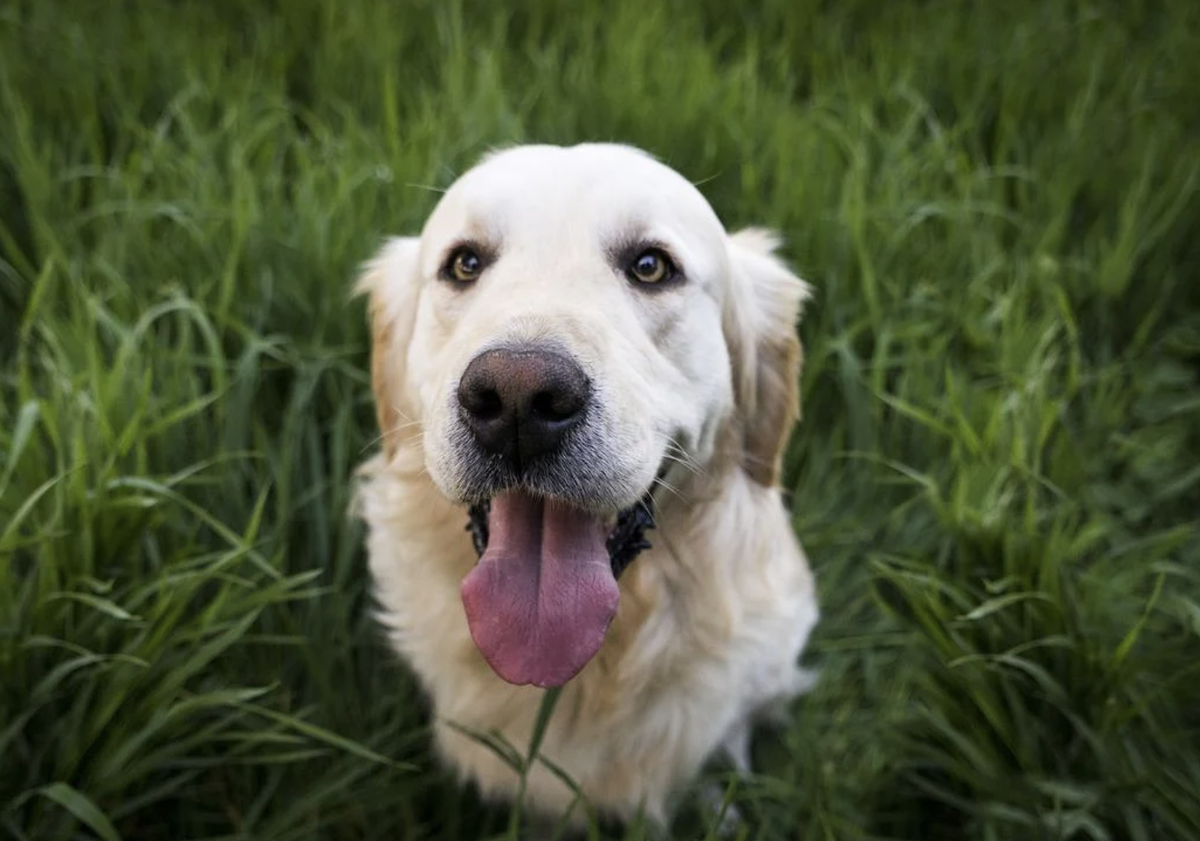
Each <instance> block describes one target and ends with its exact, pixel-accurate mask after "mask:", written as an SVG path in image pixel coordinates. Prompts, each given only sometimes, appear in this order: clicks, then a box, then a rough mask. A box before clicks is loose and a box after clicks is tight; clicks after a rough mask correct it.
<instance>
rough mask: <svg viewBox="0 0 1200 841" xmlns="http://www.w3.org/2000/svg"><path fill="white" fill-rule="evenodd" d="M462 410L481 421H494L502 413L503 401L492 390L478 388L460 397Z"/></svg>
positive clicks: (496, 392) (497, 393)
mask: <svg viewBox="0 0 1200 841" xmlns="http://www.w3.org/2000/svg"><path fill="white" fill-rule="evenodd" d="M461 398H462V404H463V408H464V409H466V410H467V411H468V412H470V413H471V414H472V415H474V416H475V417H476V418H478V419H479V420H481V421H492V420H496V419H497V418H498V417H500V415H501V414H502V413H503V412H504V400H503V399H502V398H501V397H500V392H498V391H496V389H494V388H480V389H473V390H470V391H468V392H467V393H466V394H465V395H461Z"/></svg>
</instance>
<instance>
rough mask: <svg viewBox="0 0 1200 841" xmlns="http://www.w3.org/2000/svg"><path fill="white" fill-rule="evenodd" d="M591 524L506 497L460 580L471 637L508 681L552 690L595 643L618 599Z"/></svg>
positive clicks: (597, 530) (578, 514) (519, 496)
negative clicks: (474, 562) (473, 562)
mask: <svg viewBox="0 0 1200 841" xmlns="http://www.w3.org/2000/svg"><path fill="white" fill-rule="evenodd" d="M605 537H606V532H605V529H604V524H603V523H602V522H601V521H600V519H599V518H597V517H595V516H593V515H591V514H587V513H585V512H583V511H579V510H577V509H574V508H570V507H568V506H566V505H563V504H561V503H555V502H550V503H547V502H545V501H543V500H541V499H538V498H535V497H533V496H530V495H529V494H525V493H521V492H517V491H513V492H509V493H505V494H501V495H500V496H498V497H496V498H495V499H493V500H492V507H491V512H490V514H489V515H488V546H487V550H486V551H485V552H484V553H483V557H482V558H480V559H479V563H478V564H477V565H476V566H475V568H474V569H473V570H471V572H470V574H468V575H467V577H466V578H464V579H463V583H462V600H463V606H464V607H465V608H466V611H467V624H468V625H469V626H470V629H471V638H472V639H474V640H475V645H476V646H478V647H479V650H480V652H482V654H483V656H484V659H485V660H487V662H488V665H490V666H491V667H492V669H493V670H494V671H495V672H496V674H498V675H500V677H502V678H504V679H505V680H506V681H508V682H509V683H515V684H526V683H532V684H534V685H536V686H561V685H562V684H564V683H566V682H567V681H568V680H570V679H571V678H573V677H574V676H575V675H576V674H577V673H578V672H579V670H580V669H582V668H583V667H584V665H585V664H586V663H587V661H588V660H591V659H592V657H593V656H595V654H596V652H597V651H599V650H600V646H601V644H602V643H603V642H604V635H605V634H606V633H607V632H608V625H609V623H610V622H612V618H613V615H614V614H615V613H616V611H617V601H618V599H619V598H620V594H619V591H618V590H617V582H616V579H615V578H613V574H612V567H611V564H610V561H609V558H608V550H607V548H606V546H605Z"/></svg>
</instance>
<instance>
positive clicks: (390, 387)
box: [354, 237, 420, 461]
mask: <svg viewBox="0 0 1200 841" xmlns="http://www.w3.org/2000/svg"><path fill="white" fill-rule="evenodd" d="M419 251H420V241H419V240H418V239H417V238H416V237H395V238H393V239H390V240H388V241H387V242H386V243H385V244H384V246H383V248H381V249H380V250H379V252H378V253H377V254H376V255H375V256H374V257H372V258H371V259H370V260H369V261H368V262H367V263H366V264H365V265H364V266H363V268H362V271H361V273H360V274H359V277H358V281H357V282H356V283H355V284H354V294H355V295H366V296H367V309H368V312H369V315H370V319H371V390H372V391H373V392H374V394H375V417H376V419H377V420H378V422H379V434H380V435H381V436H382V440H383V453H384V457H385V458H386V459H387V460H388V461H391V459H392V456H393V455H394V454H395V452H396V450H397V449H398V448H399V446H400V444H401V443H403V442H404V440H405V439H406V438H410V437H415V436H416V435H419V434H420V429H419V428H417V426H416V423H415V421H416V418H417V407H416V406H415V405H414V403H413V401H412V399H411V398H410V395H409V391H408V384H407V377H406V375H405V372H406V370H407V368H408V343H409V339H410V337H411V336H412V330H413V320H414V319H415V318H416V312H417V295H418V291H419V289H420V286H419V284H418V282H417V257H418V253H419Z"/></svg>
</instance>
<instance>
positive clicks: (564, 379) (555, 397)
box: [458, 348, 591, 468]
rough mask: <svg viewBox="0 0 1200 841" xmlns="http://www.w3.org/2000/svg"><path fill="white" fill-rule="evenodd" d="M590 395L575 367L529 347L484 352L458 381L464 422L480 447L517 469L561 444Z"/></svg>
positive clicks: (558, 356)
mask: <svg viewBox="0 0 1200 841" xmlns="http://www.w3.org/2000/svg"><path fill="white" fill-rule="evenodd" d="M590 393H591V385H590V383H589V382H588V378H587V375H586V374H585V373H584V372H583V369H582V368H580V367H579V365H578V364H577V363H575V362H574V361H572V360H571V359H570V358H568V357H566V356H564V355H562V354H560V353H556V352H554V351H550V350H541V349H534V348H515V349H503V348H500V349H496V350H488V351H484V352H483V353H481V354H479V355H478V356H476V357H475V358H474V359H472V360H471V363H470V364H469V365H468V366H467V370H466V371H464V372H463V375H462V379H461V380H459V382H458V403H459V405H460V406H461V407H462V416H463V419H464V420H465V421H466V423H467V426H468V427H470V429H471V431H472V432H473V433H474V434H475V438H476V439H477V440H478V441H479V444H480V446H482V447H483V448H484V449H485V450H487V451H488V452H489V453H493V454H496V455H501V456H504V457H505V458H506V459H507V460H508V461H510V462H511V463H512V464H513V466H515V467H517V468H520V467H522V466H524V465H526V464H528V463H529V461H530V460H531V459H534V458H536V457H537V456H540V455H545V454H547V453H551V452H553V451H554V450H556V449H557V448H558V447H559V446H560V445H561V444H562V441H563V438H564V437H565V436H566V434H567V432H568V431H569V430H571V429H572V428H573V427H574V426H576V425H577V424H578V423H579V422H580V420H582V418H583V410H584V407H585V406H586V405H587V401H588V396H589V394H590Z"/></svg>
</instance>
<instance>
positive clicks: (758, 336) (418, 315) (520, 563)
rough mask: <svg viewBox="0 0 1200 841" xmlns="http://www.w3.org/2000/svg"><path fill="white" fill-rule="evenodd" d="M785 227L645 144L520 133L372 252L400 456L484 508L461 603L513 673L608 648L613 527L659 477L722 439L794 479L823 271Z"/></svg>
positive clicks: (564, 664)
mask: <svg viewBox="0 0 1200 841" xmlns="http://www.w3.org/2000/svg"><path fill="white" fill-rule="evenodd" d="M774 246H775V242H774V240H773V239H772V238H771V237H770V236H769V235H767V234H764V233H762V232H758V231H745V232H742V233H739V234H735V235H732V236H731V235H729V234H727V233H726V232H725V229H724V228H723V226H722V225H721V223H720V221H719V220H718V219H717V216H716V214H715V213H714V212H713V210H712V208H711V207H710V206H709V205H708V203H707V202H706V201H705V200H704V198H703V197H702V196H701V194H700V193H699V192H698V191H697V190H696V189H695V188H694V187H693V186H692V185H691V184H690V183H689V182H688V181H686V180H685V179H684V178H683V177H682V176H680V175H679V174H678V173H676V172H674V171H673V170H671V169H669V168H668V167H666V166H664V165H662V164H660V163H658V162H657V161H655V160H653V159H652V158H650V157H649V156H648V155H646V154H644V153H642V152H639V151H637V150H635V149H631V148H629V147H623V146H615V145H598V144H594V145H582V146H575V147H570V148H560V147H551V146H525V147H518V148H515V149H510V150H507V151H503V152H499V153H496V154H493V155H491V156H489V157H487V158H486V159H485V160H484V161H483V162H482V163H480V164H479V165H478V166H476V167H475V168H474V169H472V170H470V171H469V172H467V173H466V174H465V175H463V176H462V177H461V178H460V179H459V180H458V181H457V182H455V183H454V185H453V186H452V187H451V188H450V189H449V190H448V191H447V193H446V194H445V195H444V196H443V197H442V199H441V201H440V202H439V203H438V205H437V207H436V208H435V210H434V212H433V214H432V215H431V216H430V218H429V220H428V222H427V223H426V225H425V228H424V230H423V231H422V233H421V235H420V237H419V238H401V239H395V240H392V241H391V242H389V243H388V244H387V245H386V246H385V247H384V249H383V250H382V251H381V252H380V254H379V255H377V256H376V258H375V259H374V260H373V261H372V262H371V263H370V264H369V265H368V266H367V268H366V270H365V272H364V273H363V276H362V278H361V279H360V282H359V288H360V289H361V290H363V291H365V292H367V293H368V294H369V295H370V306H371V313H372V332H373V340H374V351H373V359H372V382H373V387H374V391H375V400H376V407H377V411H378V418H379V425H380V430H381V432H382V434H383V442H384V444H383V446H384V453H385V458H391V457H392V456H394V454H395V453H396V452H397V451H399V450H400V449H403V448H406V447H410V448H411V447H417V448H419V449H420V451H421V453H422V454H423V462H424V467H425V469H427V471H428V474H429V476H430V478H431V479H432V481H433V482H434V483H435V484H436V485H437V487H438V488H439V489H440V490H441V492H442V493H443V494H445V495H446V497H448V498H449V499H451V500H453V501H455V502H457V503H460V504H463V505H464V506H466V505H473V504H475V505H478V504H481V503H487V504H488V506H489V509H490V514H489V515H488V523H487V525H488V528H487V533H488V540H487V547H486V551H485V552H484V553H483V556H482V558H481V560H480V563H479V565H478V566H477V567H476V568H475V570H474V571H473V572H472V573H471V574H470V575H469V576H467V578H466V579H465V580H464V582H463V601H464V605H465V607H466V611H467V617H468V621H469V623H470V627H471V632H472V636H473V637H474V639H475V641H476V644H477V645H478V646H479V648H480V650H481V651H482V653H483V654H484V656H485V657H486V658H487V660H488V662H489V663H490V664H491V665H492V667H493V669H495V670H496V671H497V673H498V674H500V676H501V677H503V678H505V679H506V680H509V681H511V682H514V683H535V684H538V685H543V686H545V685H557V684H561V683H563V682H565V681H566V680H568V679H570V678H571V677H572V676H573V675H574V674H575V673H576V672H578V671H579V669H580V668H582V667H583V665H584V664H585V663H586V662H587V661H588V660H589V659H590V658H591V657H592V656H593V655H594V654H595V652H596V651H597V650H598V649H599V647H600V644H601V643H602V642H603V639H604V635H605V633H606V630H607V627H608V623H609V622H610V621H611V619H612V616H613V615H614V613H615V610H616V604H617V598H618V590H617V585H616V582H615V579H614V573H613V569H612V565H611V564H610V558H609V555H608V551H607V548H606V543H607V542H608V538H609V536H610V533H611V532H612V530H613V528H614V525H615V524H616V522H617V520H618V517H619V516H620V515H621V513H622V512H626V511H628V510H629V509H631V508H632V507H636V506H639V505H644V504H647V501H648V499H649V496H650V495H651V494H652V493H653V491H654V489H655V487H656V486H658V485H660V484H662V485H671V483H672V482H673V481H675V484H678V485H680V486H684V485H687V484H689V476H691V475H692V474H697V473H698V474H701V475H706V476H709V477H710V478H712V477H711V475H710V473H709V470H710V467H714V466H715V464H716V462H717V461H718V460H719V459H718V455H720V456H722V457H726V456H732V459H730V460H729V462H730V466H731V469H741V470H744V471H745V472H746V473H747V474H748V475H749V476H750V477H751V478H752V479H753V480H754V481H756V482H758V483H760V484H763V485H767V486H771V485H774V483H775V482H776V480H777V473H778V467H779V459H780V453H781V450H782V448H783V445H784V442H785V440H786V437H787V433H788V430H789V428H790V426H791V424H792V422H793V421H794V420H795V418H796V417H797V377H798V373H799V366H800V346H799V342H798V341H797V339H796V334H795V319H796V317H797V315H798V311H799V308H800V305H801V302H802V301H803V299H804V297H805V295H806V287H805V285H804V284H803V282H801V281H800V280H799V279H798V278H796V277H795V276H794V275H793V274H792V273H791V272H790V271H788V270H787V269H786V268H785V267H784V265H783V264H782V263H781V262H779V261H778V260H777V259H776V258H775V257H774V256H772V251H773V249H774ZM672 477H679V478H678V480H677V481H676V480H673V479H672ZM693 484H694V482H693ZM466 539H467V537H466V535H465V534H464V540H466Z"/></svg>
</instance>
